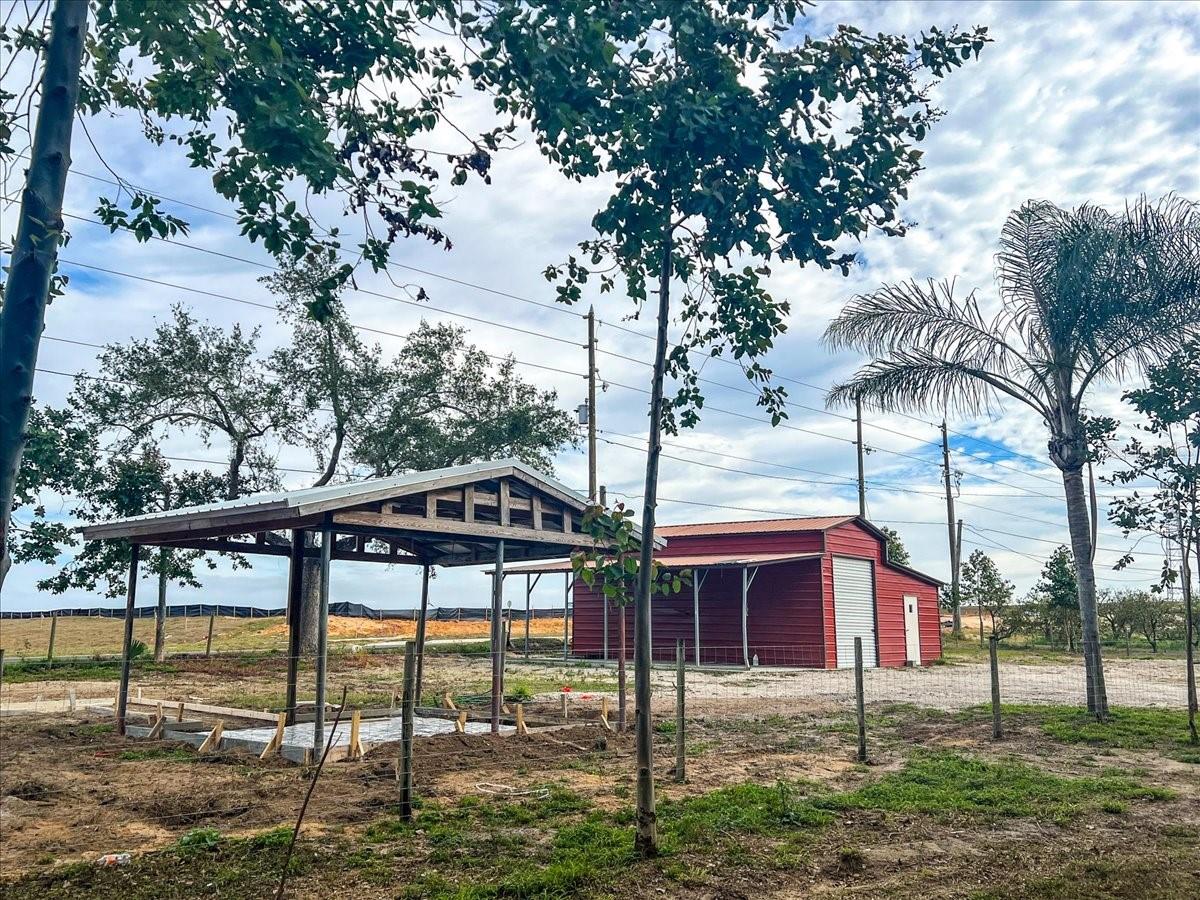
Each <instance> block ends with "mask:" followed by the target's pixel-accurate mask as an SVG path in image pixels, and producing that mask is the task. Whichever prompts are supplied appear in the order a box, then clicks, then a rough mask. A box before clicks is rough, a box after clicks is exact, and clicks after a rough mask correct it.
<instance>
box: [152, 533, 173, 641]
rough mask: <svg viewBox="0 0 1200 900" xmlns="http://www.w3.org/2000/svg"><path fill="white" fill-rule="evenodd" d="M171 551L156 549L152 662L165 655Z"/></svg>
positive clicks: (164, 548) (161, 548)
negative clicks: (155, 600) (155, 606)
mask: <svg viewBox="0 0 1200 900" xmlns="http://www.w3.org/2000/svg"><path fill="white" fill-rule="evenodd" d="M170 554H171V551H170V550H168V549H167V548H166V547H159V548H158V606H157V608H156V609H155V610H154V661H155V662H159V663H160V662H162V661H163V660H164V659H165V658H166V655H167V582H168V580H169V579H168V578H167V565H168V564H169V562H170Z"/></svg>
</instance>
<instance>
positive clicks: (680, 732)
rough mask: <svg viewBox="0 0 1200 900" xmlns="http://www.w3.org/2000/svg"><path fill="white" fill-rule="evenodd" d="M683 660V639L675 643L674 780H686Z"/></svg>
mask: <svg viewBox="0 0 1200 900" xmlns="http://www.w3.org/2000/svg"><path fill="white" fill-rule="evenodd" d="M683 702H684V658H683V639H682V638H680V639H678V640H676V641H675V780H676V781H684V780H686V778H687V762H686V759H687V753H686V749H685V740H684V738H685V734H684V724H683V723H684V707H683Z"/></svg>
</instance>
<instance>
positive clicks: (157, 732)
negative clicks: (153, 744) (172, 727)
mask: <svg viewBox="0 0 1200 900" xmlns="http://www.w3.org/2000/svg"><path fill="white" fill-rule="evenodd" d="M166 724H167V720H166V717H165V716H163V705H162V704H161V703H160V704H158V714H157V715H156V716H155V717H154V724H153V725H151V726H150V733H149V734H147V735H146V739H147V740H151V741H157V740H159V739H160V738H161V737H162V734H163V726H165V725H166Z"/></svg>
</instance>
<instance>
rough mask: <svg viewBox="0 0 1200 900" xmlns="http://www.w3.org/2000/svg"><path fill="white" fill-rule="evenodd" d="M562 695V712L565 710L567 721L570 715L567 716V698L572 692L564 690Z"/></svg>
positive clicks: (564, 715)
mask: <svg viewBox="0 0 1200 900" xmlns="http://www.w3.org/2000/svg"><path fill="white" fill-rule="evenodd" d="M561 696H562V712H563V721H564V722H565V721H567V719H568V718H569V717H568V716H567V698H568V697H570V696H571V695H570V694H568V693H567V692H566V691H563V693H562V695H561Z"/></svg>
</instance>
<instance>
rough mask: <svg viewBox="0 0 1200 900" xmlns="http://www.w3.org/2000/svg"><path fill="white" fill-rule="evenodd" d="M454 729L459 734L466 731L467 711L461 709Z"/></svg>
mask: <svg viewBox="0 0 1200 900" xmlns="http://www.w3.org/2000/svg"><path fill="white" fill-rule="evenodd" d="M454 730H455V731H457V732H458V733H459V734H464V733H466V730H467V711H466V710H465V709H463V710H459V713H458V718H457V719H455V720H454Z"/></svg>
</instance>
